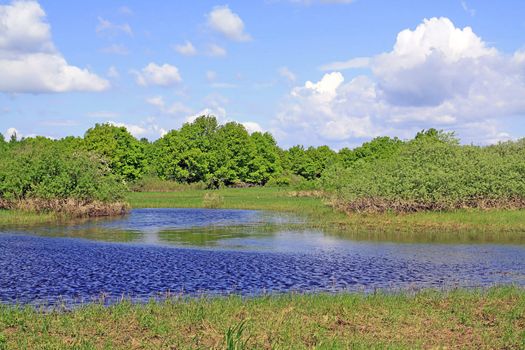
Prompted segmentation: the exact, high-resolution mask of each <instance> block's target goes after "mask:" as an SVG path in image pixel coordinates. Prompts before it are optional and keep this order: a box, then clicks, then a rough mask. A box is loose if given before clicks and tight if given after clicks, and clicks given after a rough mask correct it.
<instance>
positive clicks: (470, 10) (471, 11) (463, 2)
mask: <svg viewBox="0 0 525 350" xmlns="http://www.w3.org/2000/svg"><path fill="white" fill-rule="evenodd" d="M461 7H462V8H463V10H464V11H465V12H466V13H468V14H469V15H470V16H471V17H474V16H475V15H476V10H475V9H473V8H471V7H469V6H468V4H467V1H466V0H461Z"/></svg>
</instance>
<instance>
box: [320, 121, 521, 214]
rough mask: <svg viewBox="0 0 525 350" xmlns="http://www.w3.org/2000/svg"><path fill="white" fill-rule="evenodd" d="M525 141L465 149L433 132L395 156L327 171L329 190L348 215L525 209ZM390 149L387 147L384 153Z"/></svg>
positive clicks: (401, 148) (400, 148)
mask: <svg viewBox="0 0 525 350" xmlns="http://www.w3.org/2000/svg"><path fill="white" fill-rule="evenodd" d="M524 145H525V142H524V140H520V141H517V142H508V143H505V144H499V145H496V146H490V147H479V146H471V145H467V146H461V145H459V143H458V141H457V139H455V138H454V137H453V134H446V133H442V132H436V131H435V130H433V129H431V130H429V131H428V132H424V133H420V134H418V136H416V138H415V139H413V140H411V141H409V142H406V143H404V144H401V145H398V146H396V147H398V149H397V150H396V151H395V152H390V153H389V156H386V157H385V156H383V157H370V156H367V157H366V158H367V159H368V160H367V161H354V162H353V163H350V166H349V167H346V168H345V167H343V166H338V167H334V168H332V169H330V171H328V172H326V174H325V176H324V178H323V184H324V186H325V188H327V189H330V190H332V191H333V192H334V193H335V194H336V201H337V202H338V205H339V206H341V207H342V208H343V209H345V210H358V211H361V210H364V211H384V210H394V211H417V210H446V209H454V208H466V207H480V208H490V207H518V208H521V207H523V206H525V147H524ZM383 149H384V148H383Z"/></svg>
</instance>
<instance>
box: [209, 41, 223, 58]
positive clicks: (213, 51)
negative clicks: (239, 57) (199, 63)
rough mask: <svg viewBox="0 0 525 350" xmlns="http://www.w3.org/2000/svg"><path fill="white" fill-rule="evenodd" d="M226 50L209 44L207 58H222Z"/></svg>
mask: <svg viewBox="0 0 525 350" xmlns="http://www.w3.org/2000/svg"><path fill="white" fill-rule="evenodd" d="M226 54H227V52H226V49H225V48H223V47H222V46H219V45H217V44H211V45H209V46H208V56H212V57H224V56H226Z"/></svg>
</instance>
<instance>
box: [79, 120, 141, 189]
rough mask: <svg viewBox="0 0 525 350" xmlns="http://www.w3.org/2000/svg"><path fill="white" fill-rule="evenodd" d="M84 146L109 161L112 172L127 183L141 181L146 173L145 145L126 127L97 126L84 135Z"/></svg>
mask: <svg viewBox="0 0 525 350" xmlns="http://www.w3.org/2000/svg"><path fill="white" fill-rule="evenodd" d="M84 144H85V147H86V149H87V150H88V151H92V152H94V153H96V154H98V155H99V156H101V157H103V158H105V159H106V160H107V161H108V164H109V167H110V168H111V170H112V172H113V173H114V174H115V175H117V176H119V177H121V178H122V179H124V180H126V181H132V180H136V179H139V178H140V177H141V176H142V175H143V174H144V172H145V168H146V158H145V153H144V145H143V144H142V143H141V142H140V141H138V140H137V139H136V138H134V137H133V136H132V135H131V134H130V133H129V132H128V131H127V130H126V128H125V127H118V126H114V125H111V124H96V125H95V127H94V128H91V129H89V130H88V131H87V132H86V134H85V135H84Z"/></svg>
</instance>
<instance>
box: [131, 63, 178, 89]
mask: <svg viewBox="0 0 525 350" xmlns="http://www.w3.org/2000/svg"><path fill="white" fill-rule="evenodd" d="M132 73H133V74H135V77H136V82H137V84H139V85H141V86H150V85H158V86H171V85H174V84H176V83H179V82H181V81H182V78H181V76H180V73H179V69H178V68H177V67H175V66H172V65H170V64H167V63H165V64H163V65H158V64H156V63H153V62H151V63H150V64H148V65H147V66H146V67H144V68H142V70H141V71H140V72H137V71H133V72H132Z"/></svg>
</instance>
